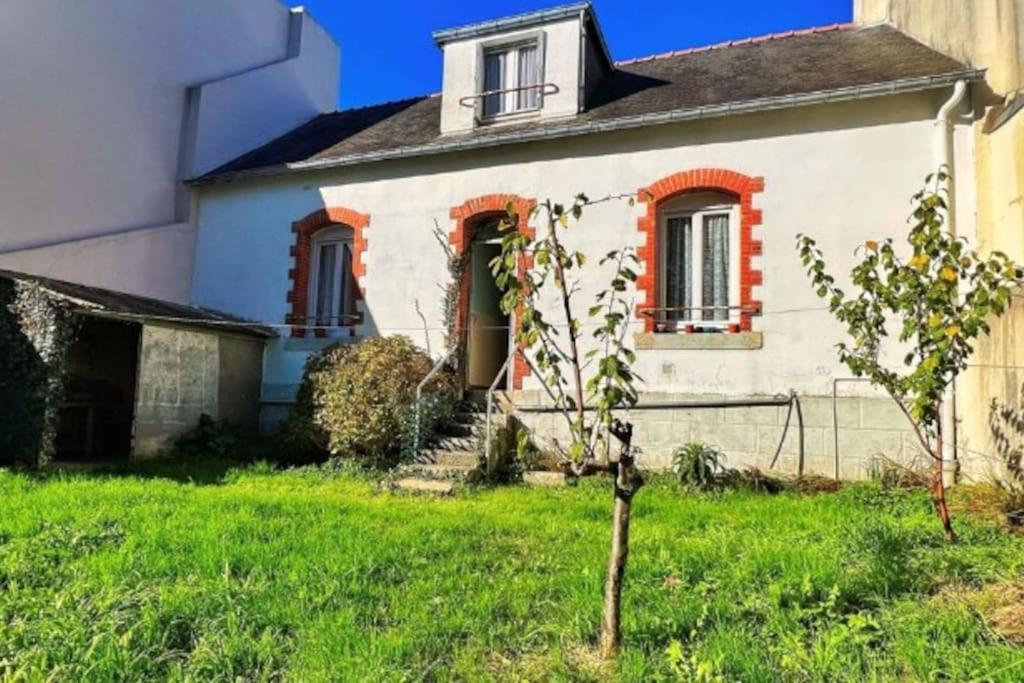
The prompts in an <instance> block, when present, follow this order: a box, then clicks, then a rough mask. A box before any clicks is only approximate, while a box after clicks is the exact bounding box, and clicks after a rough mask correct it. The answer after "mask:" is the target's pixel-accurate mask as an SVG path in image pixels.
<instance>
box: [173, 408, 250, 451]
mask: <svg viewBox="0 0 1024 683" xmlns="http://www.w3.org/2000/svg"><path fill="white" fill-rule="evenodd" d="M242 445H243V438H242V430H241V429H239V428H238V427H236V426H235V425H233V424H231V423H230V422H228V421H227V420H214V419H213V418H212V417H210V416H209V415H206V414H203V415H200V416H199V424H198V425H197V426H196V427H195V428H194V429H191V430H189V431H188V432H185V433H184V434H182V435H181V436H179V437H178V438H177V439H176V440H175V442H174V450H175V453H176V454H177V455H183V456H186V457H190V458H224V459H227V458H232V457H234V458H237V457H239V451H240V450H241V449H242Z"/></svg>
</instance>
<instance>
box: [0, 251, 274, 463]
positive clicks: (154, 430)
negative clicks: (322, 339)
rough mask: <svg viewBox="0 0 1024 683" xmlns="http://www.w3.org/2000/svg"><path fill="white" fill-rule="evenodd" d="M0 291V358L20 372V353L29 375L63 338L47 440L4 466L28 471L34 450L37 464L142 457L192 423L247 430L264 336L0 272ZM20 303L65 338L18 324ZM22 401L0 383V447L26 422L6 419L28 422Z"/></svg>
mask: <svg viewBox="0 0 1024 683" xmlns="http://www.w3.org/2000/svg"><path fill="white" fill-rule="evenodd" d="M0 285H2V297H0V298H2V299H3V300H2V301H0V315H2V316H3V321H2V323H3V325H4V329H5V331H6V332H8V333H7V334H4V335H3V336H0V345H2V346H6V347H11V348H3V349H0V354H3V355H5V356H10V357H18V358H21V365H22V366H24V365H25V361H24V354H25V350H26V349H27V350H28V354H29V355H28V358H29V360H30V362H29V363H28V364H29V365H31V364H32V363H31V360H32V359H33V358H35V357H38V358H39V359H40V363H39V365H40V366H41V367H43V366H46V365H48V364H49V365H53V364H54V363H53V361H52V359H50V358H48V357H47V353H48V351H49V347H52V346H54V345H55V342H53V339H67V342H66V351H65V352H64V355H63V356H62V358H63V368H64V372H63V373H61V380H60V381H59V382H58V385H59V386H57V387H51V389H50V391H52V392H56V393H59V396H51V397H50V401H52V403H51V405H52V406H53V410H54V420H55V425H54V426H55V429H53V430H51V431H52V432H53V433H52V434H51V435H50V436H49V437H47V436H46V435H45V434H44V433H43V432H45V430H41V432H40V435H39V437H38V439H37V440H38V441H39V444H38V446H36V445H34V444H33V443H32V439H28V440H27V441H24V440H23V441H22V442H20V443H21V445H20V446H19V447H17V448H14V449H13V450H15V451H17V450H19V449H20V450H21V451H22V457H21V458H16V457H15V456H12V455H10V453H8V456H7V459H20V460H23V461H29V462H31V461H34V460H35V458H34V456H33V454H32V453H31V451H32V450H35V449H38V450H39V452H43V453H47V454H48V456H44V457H42V458H40V459H41V460H42V461H45V460H47V459H49V458H50V457H52V458H54V459H57V460H60V461H71V462H74V461H95V460H119V459H127V458H133V457H150V456H153V455H156V454H158V453H160V452H161V451H162V450H164V449H165V448H166V447H168V446H170V445H171V444H172V443H173V441H174V440H175V439H176V438H177V437H178V436H180V435H181V434H183V433H185V432H187V431H189V430H191V429H193V428H195V427H196V426H197V425H198V424H199V421H200V418H201V416H203V415H207V416H209V417H211V418H213V419H215V420H226V421H228V422H230V423H232V424H233V425H235V426H237V427H239V428H241V429H242V430H248V431H255V430H256V429H257V427H258V421H259V405H260V387H261V384H262V381H263V351H264V344H265V341H266V340H267V339H268V338H270V337H272V336H273V334H274V333H273V331H272V330H270V329H269V328H266V327H263V326H261V325H257V324H253V323H249V322H248V321H245V320H241V319H239V318H236V317H232V316H229V315H225V314H223V313H219V312H217V311H213V310H209V309H205V308H199V307H195V306H185V305H181V304H174V303H170V302H166V301H160V300H156V299H149V298H146V297H140V296H134V295H130V294H124V293H121V292H115V291H111V290H106V289H99V288H95V287H87V286H83V285H78V284H73V283H69V282H63V281H59V280H52V279H48V278H42V277H37V276H29V275H24V274H20V273H13V272H9V271H0ZM29 292H31V296H32V297H34V298H35V299H36V300H39V299H40V298H41V299H42V300H48V301H52V302H54V304H55V305H56V306H58V307H59V308H60V310H61V311H63V313H62V314H61V315H62V317H60V318H59V320H60V322H59V323H57V324H56V326H65V327H67V328H68V330H70V332H69V333H68V334H67V336H66V337H64V336H61V334H60V333H59V331H58V333H57V334H56V336H55V337H52V338H50V337H46V336H45V334H42V333H41V331H42V332H45V325H41V324H40V323H39V322H38V321H35V320H32V319H30V316H29V315H28V314H26V313H25V311H26V306H25V305H24V304H23V301H24V299H25V298H26V297H27V296H29V295H28V294H27V293H29ZM12 329H13V330H14V333H13V334H11V333H10V331H11V330H12ZM14 347H19V348H14ZM19 353H20V354H21V355H20V356H19V355H18V354H19ZM24 390H25V387H19V386H17V381H16V378H14V377H12V376H8V377H5V378H3V379H0V393H2V394H3V400H2V401H0V440H4V439H5V438H6V439H8V440H9V439H12V438H13V437H12V436H11V432H9V431H8V430H14V429H15V427H14V426H15V425H23V424H25V423H26V420H25V419H24V416H19V415H17V414H15V413H17V412H18V411H19V410H29V411H31V407H30V406H29V404H30V403H31V400H30V399H27V398H26V399H25V400H19V398H18V392H19V391H20V392H24ZM19 417H20V419H19ZM43 421H44V422H45V420H43ZM28 422H31V420H28ZM5 432H8V433H7V434H6V435H5ZM48 440H49V442H48ZM26 451H28V452H26Z"/></svg>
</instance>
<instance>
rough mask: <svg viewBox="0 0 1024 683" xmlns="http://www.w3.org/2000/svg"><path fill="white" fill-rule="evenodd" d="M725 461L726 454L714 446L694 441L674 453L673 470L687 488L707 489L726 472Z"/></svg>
mask: <svg viewBox="0 0 1024 683" xmlns="http://www.w3.org/2000/svg"><path fill="white" fill-rule="evenodd" d="M724 462H725V454H724V453H722V452H721V451H720V450H718V449H717V448H715V447H714V446H709V445H708V444H705V443H699V442H692V443H688V444H686V445H685V446H683V447H682V448H679V449H677V450H676V452H675V453H674V454H673V455H672V471H673V472H674V473H675V475H676V477H677V478H678V479H679V483H680V484H682V485H683V486H685V487H686V488H689V489H694V490H696V491H707V490H710V489H711V488H712V487H713V486H714V485H715V483H716V482H717V479H718V475H719V474H721V473H722V472H724V470H725V465H724Z"/></svg>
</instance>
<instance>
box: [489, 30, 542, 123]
mask: <svg viewBox="0 0 1024 683" xmlns="http://www.w3.org/2000/svg"><path fill="white" fill-rule="evenodd" d="M541 71H542V60H541V49H540V44H539V41H536V40H531V41H527V42H523V43H517V44H514V45H502V46H500V47H493V48H489V49H487V50H486V51H485V52H484V74H483V75H484V77H483V94H484V97H483V105H482V112H481V113H482V114H483V117H484V118H494V117H496V116H501V115H503V114H514V113H518V112H526V111H533V110H535V109H539V108H540V106H541V85H542V83H543V78H542V74H541Z"/></svg>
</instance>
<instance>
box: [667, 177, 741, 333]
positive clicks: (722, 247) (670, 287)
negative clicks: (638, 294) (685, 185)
mask: <svg viewBox="0 0 1024 683" xmlns="http://www.w3.org/2000/svg"><path fill="white" fill-rule="evenodd" d="M659 220H660V226H659V229H660V231H661V234H660V244H661V248H660V250H659V251H660V252H661V264H660V266H661V273H660V278H659V279H660V282H659V286H660V288H661V301H662V302H663V303H662V305H661V306H662V309H663V310H662V311H661V312H660V315H659V316H658V319H659V320H662V321H664V322H665V323H666V324H667V326H668V328H669V329H679V328H681V327H684V326H693V327H694V328H697V329H722V328H727V327H728V326H729V324H730V323H737V322H739V319H740V310H739V308H738V304H739V211H738V206H737V204H736V202H735V201H733V200H731V199H730V198H729V197H726V196H723V195H719V194H714V193H700V194H693V195H685V196H684V197H682V198H680V199H678V200H675V201H673V202H670V203H669V204H667V205H666V207H665V209H664V210H663V211H662V212H661V213H660V215H659Z"/></svg>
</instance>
